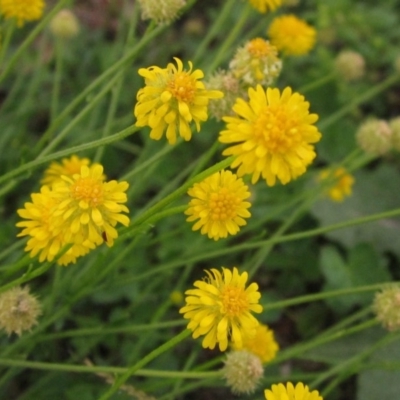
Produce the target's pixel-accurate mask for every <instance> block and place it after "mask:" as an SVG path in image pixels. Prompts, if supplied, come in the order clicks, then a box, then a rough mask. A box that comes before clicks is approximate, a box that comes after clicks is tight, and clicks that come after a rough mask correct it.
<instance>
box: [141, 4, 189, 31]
mask: <svg viewBox="0 0 400 400" xmlns="http://www.w3.org/2000/svg"><path fill="white" fill-rule="evenodd" d="M138 2H139V5H140V8H141V9H142V19H151V20H153V21H155V22H156V23H157V24H159V25H160V24H169V23H171V22H172V21H173V20H174V19H175V18H176V17H177V16H178V13H179V11H180V10H181V9H182V8H183V7H184V6H185V5H186V0H138Z"/></svg>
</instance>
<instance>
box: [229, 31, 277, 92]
mask: <svg viewBox="0 0 400 400" xmlns="http://www.w3.org/2000/svg"><path fill="white" fill-rule="evenodd" d="M229 68H230V70H231V71H232V73H233V75H234V76H235V77H236V78H237V79H239V80H241V81H243V82H244V83H245V84H246V85H248V86H254V85H256V84H257V83H259V84H260V85H263V86H268V85H271V83H272V82H273V81H274V80H275V79H276V78H277V77H278V76H279V74H280V72H281V69H282V61H281V60H280V59H279V58H278V51H277V49H276V47H275V46H272V45H271V44H270V43H269V42H268V40H264V39H261V38H256V39H252V40H250V41H248V42H247V43H246V44H245V45H244V46H243V47H240V48H239V49H238V50H237V51H236V54H235V56H234V58H233V60H232V61H231V62H230V64H229Z"/></svg>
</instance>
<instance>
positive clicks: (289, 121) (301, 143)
mask: <svg viewBox="0 0 400 400" xmlns="http://www.w3.org/2000/svg"><path fill="white" fill-rule="evenodd" d="M309 106H310V104H309V103H308V102H307V101H305V99H304V96H302V95H301V94H299V93H292V89H291V88H289V87H287V88H285V89H284V90H283V92H282V93H281V92H280V90H279V89H272V88H267V89H266V90H264V89H263V88H262V87H261V86H260V85H257V88H256V89H253V88H250V89H249V101H244V100H243V99H237V100H236V103H235V105H234V107H233V111H235V113H236V114H237V116H236V117H224V118H223V120H224V121H225V122H226V123H227V128H226V130H223V131H222V132H221V133H220V137H219V141H220V142H221V143H236V144H235V145H233V146H232V147H229V148H228V149H226V150H224V152H223V155H226V156H231V155H235V156H237V157H236V159H235V161H233V163H232V165H231V167H232V168H237V167H238V172H237V174H238V176H239V177H241V176H243V175H246V174H251V175H252V178H251V181H252V183H256V182H257V181H258V180H259V178H260V177H261V176H262V177H263V178H264V179H265V180H266V182H267V184H268V185H269V186H273V185H275V183H276V179H279V181H280V182H281V183H282V184H286V183H288V182H290V181H291V180H293V179H296V178H297V177H299V176H300V175H302V174H304V173H305V172H306V169H307V166H308V165H309V164H311V162H312V161H313V160H314V158H315V156H316V153H315V151H314V146H313V145H312V143H316V142H318V141H319V140H320V139H321V134H320V132H319V131H318V129H317V128H316V127H315V126H314V125H313V124H314V123H315V122H316V121H317V119H318V116H317V115H316V114H310V113H309Z"/></svg>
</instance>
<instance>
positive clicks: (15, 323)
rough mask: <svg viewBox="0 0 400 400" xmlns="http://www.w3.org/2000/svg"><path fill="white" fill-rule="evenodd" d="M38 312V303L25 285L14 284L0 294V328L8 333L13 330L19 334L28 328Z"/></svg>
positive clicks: (39, 309)
mask: <svg viewBox="0 0 400 400" xmlns="http://www.w3.org/2000/svg"><path fill="white" fill-rule="evenodd" d="M40 314H42V309H41V306H40V303H39V301H38V300H37V298H36V297H35V296H33V295H31V294H30V293H29V288H28V287H27V286H26V287H24V288H22V287H20V286H16V287H13V288H12V289H9V290H7V291H6V292H4V293H2V294H0V328H1V329H4V330H5V331H6V332H7V333H8V334H9V335H11V333H13V332H15V333H16V334H17V335H18V336H21V333H22V332H23V331H27V330H30V329H31V328H32V327H33V326H34V325H36V324H37V318H38V316H39V315H40Z"/></svg>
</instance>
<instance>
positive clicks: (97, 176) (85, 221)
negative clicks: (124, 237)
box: [51, 164, 129, 247]
mask: <svg viewBox="0 0 400 400" xmlns="http://www.w3.org/2000/svg"><path fill="white" fill-rule="evenodd" d="M128 187H129V184H128V182H117V181H115V180H112V181H109V182H105V181H104V180H103V167H102V166H101V165H100V164H95V165H92V166H91V167H88V166H86V165H84V166H82V167H81V171H80V173H79V174H75V175H73V176H72V177H68V176H65V175H64V176H62V181H61V182H56V183H55V184H54V185H53V196H54V198H55V200H56V205H55V206H54V208H53V210H52V215H51V218H52V222H53V227H54V232H55V234H59V233H60V232H63V234H64V237H65V240H66V241H67V243H87V242H89V243H91V244H92V245H95V246H99V245H100V244H102V243H103V242H106V244H107V245H108V246H110V247H111V246H112V245H113V244H114V239H116V238H117V237H118V232H117V230H116V229H115V226H116V224H117V223H118V222H120V223H121V224H123V225H124V226H128V225H129V217H128V216H126V215H124V214H123V213H127V212H129V210H128V208H127V207H126V206H125V205H124V203H126V202H127V196H126V193H125V192H126V190H127V189H128ZM77 235H78V236H77Z"/></svg>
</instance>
